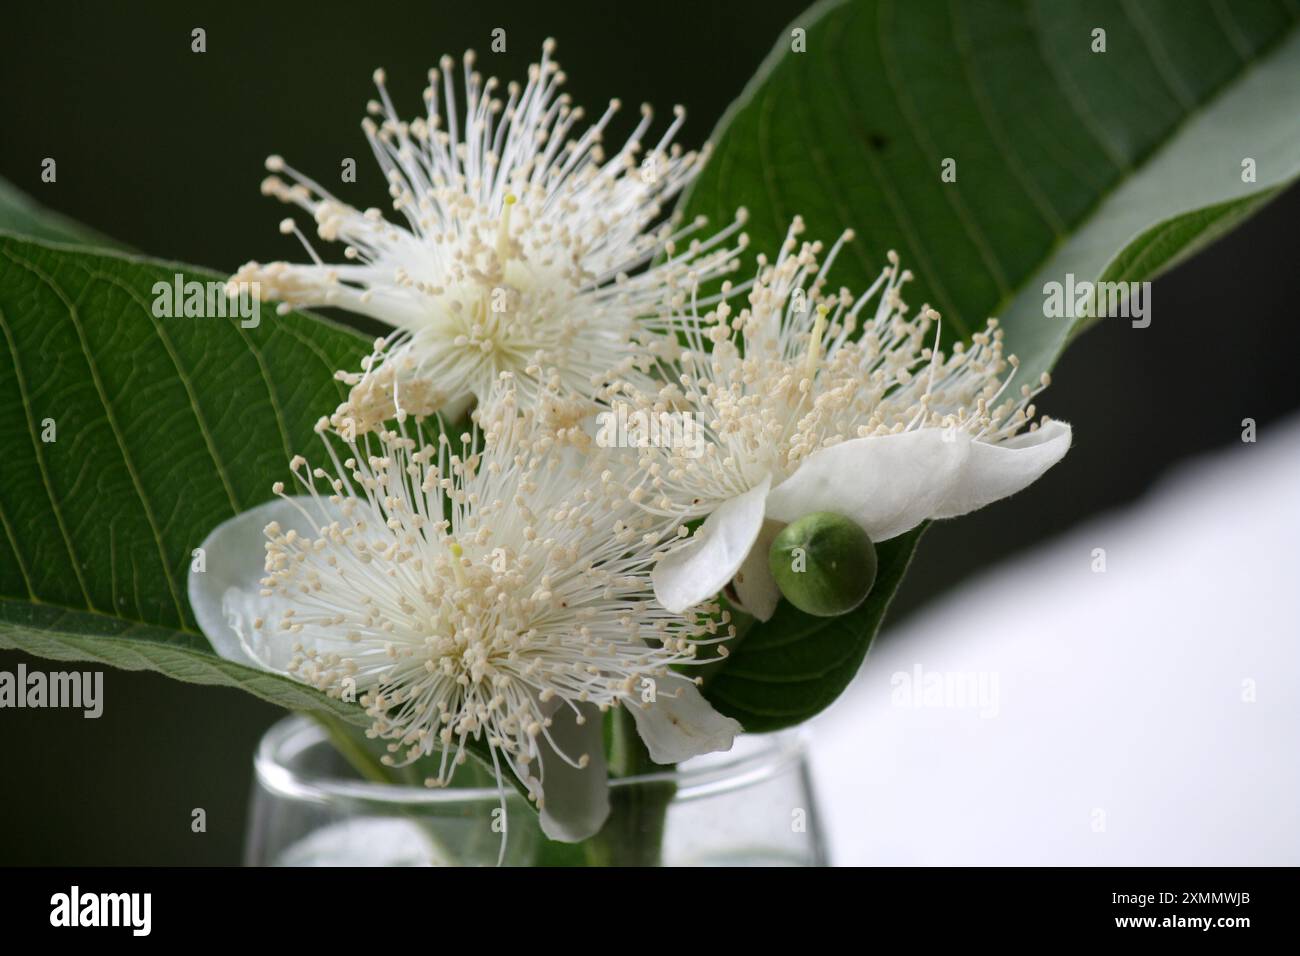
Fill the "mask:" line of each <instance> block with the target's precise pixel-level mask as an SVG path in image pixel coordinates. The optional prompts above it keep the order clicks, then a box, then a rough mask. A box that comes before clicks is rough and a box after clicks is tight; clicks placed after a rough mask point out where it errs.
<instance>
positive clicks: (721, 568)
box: [652, 478, 772, 614]
mask: <svg viewBox="0 0 1300 956" xmlns="http://www.w3.org/2000/svg"><path fill="white" fill-rule="evenodd" d="M771 483H772V479H771V478H764V479H763V480H762V481H761V482H759V483H758V484H757V485H755V486H754V487H753V488H751V489H749V491H746V492H745V493H744V494H742V495H737V496H736V497H735V498H730V499H728V500H727V501H724V502H723V503H722V504H721V505H719V506H718V507H717V508H716V509H715V510H714V511H713V513H712V514H710V515H709V516H708V517H707V518H705V519H704V524H702V525H700V527H699V529H698V530H697V531H696V532H695V537H693V538H691V540H690V541H688V542H687V543H686V544H684V545H683V546H682V547H680V548H678V549H677V550H676V551H674V552H672V553H671V554H669V555H667V556H666V557H664V558H663V559H661V560H660V561H659V563H658V564H656V565H655V569H654V573H653V575H652V580H653V581H654V586H655V597H657V598H658V599H659V603H660V604H662V605H663V606H664V607H666V608H667V609H668V610H670V611H672V612H673V613H675V614H680V613H681V612H682V611H685V610H686V609H687V608H688V607H692V606H693V605H696V604H699V603H700V602H701V601H707V600H708V599H709V598H711V597H713V595H715V594H717V593H718V592H719V591H720V590H722V588H723V587H724V586H725V585H726V583H727V582H728V581H730V580H731V578H732V576H733V575H734V574H735V573H736V571H737V570H738V569H739V568H740V565H741V563H742V562H743V561H744V560H745V556H746V555H747V554H749V551H750V548H751V547H752V546H753V544H754V540H755V539H756V538H757V537H758V533H759V531H760V530H761V529H762V527H763V507H764V500H765V499H766V498H767V492H768V488H769V487H771Z"/></svg>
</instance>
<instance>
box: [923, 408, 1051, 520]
mask: <svg viewBox="0 0 1300 956" xmlns="http://www.w3.org/2000/svg"><path fill="white" fill-rule="evenodd" d="M1070 438H1071V431H1070V426H1069V425H1067V424H1066V423H1065V422H1058V421H1055V420H1053V421H1048V422H1044V423H1043V424H1042V426H1040V427H1039V428H1036V429H1034V430H1033V431H1031V432H1024V433H1022V434H1020V435H1017V436H1015V437H1014V438H1009V439H1007V440H1006V441H1004V442H1001V443H999V444H996V445H990V444H987V443H986V442H981V441H975V442H971V447H970V457H969V458H968V459H967V460H966V464H965V467H963V468H962V473H961V479H960V480H959V481H958V482H957V483H956V484H955V485H954V486H953V488H952V490H951V491H950V492H949V494H948V496H947V497H946V498H945V499H944V501H943V504H942V505H940V507H939V508H938V510H936V511H935V513H934V514H933V515H932V516H931V517H934V518H955V517H957V516H958V515H964V514H966V513H967V512H969V511H974V510H975V509H976V508H983V507H984V506H985V505H987V504H992V503H993V502H994V501H998V500H1000V499H1002V498H1006V497H1007V496H1009V495H1014V494H1015V493H1016V492H1017V491H1021V490H1023V489H1024V488H1027V487H1028V486H1029V485H1031V484H1033V483H1034V482H1035V481H1037V480H1038V479H1039V478H1040V477H1041V476H1042V474H1043V473H1044V472H1045V471H1047V469H1049V468H1051V467H1052V466H1053V465H1055V464H1056V463H1057V462H1058V461H1060V460H1061V459H1062V458H1063V457H1065V453H1066V452H1067V451H1069V450H1070Z"/></svg>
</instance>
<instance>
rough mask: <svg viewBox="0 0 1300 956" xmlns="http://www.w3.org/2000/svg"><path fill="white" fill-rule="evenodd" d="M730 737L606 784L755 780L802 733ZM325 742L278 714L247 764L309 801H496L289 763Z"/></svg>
mask: <svg viewBox="0 0 1300 956" xmlns="http://www.w3.org/2000/svg"><path fill="white" fill-rule="evenodd" d="M737 742H738V746H739V747H740V750H741V752H739V753H737V752H736V748H733V750H732V751H727V752H725V753H721V754H709V755H708V756H707V757H705V758H702V759H701V758H697V759H701V762H700V763H699V764H698V765H696V766H690V765H686V766H685V767H683V766H682V765H678V766H677V767H676V768H674V769H672V770H664V771H662V772H657V773H648V774H641V775H638V776H633V777H618V778H614V779H611V780H610V781H609V785H610V786H611V787H632V786H637V785H641V784H649V783H664V782H672V783H674V784H676V787H677V790H676V793H675V795H674V797H673V799H674V801H676V802H680V801H685V800H691V799H696V798H700V797H707V796H713V795H715V794H720V793H727V792H730V791H732V790H739V789H742V788H744V787H749V786H753V785H755V784H758V783H761V782H762V781H764V780H768V779H770V778H771V777H774V776H776V775H777V774H780V773H782V772H783V771H785V770H787V769H788V768H789V767H790V766H791V765H792V764H797V763H798V761H799V760H800V759H801V758H802V757H803V755H804V751H805V736H804V734H803V733H802V732H799V731H785V732H780V733H774V734H761V735H758V734H745V735H744V736H743V737H740V738H737ZM741 742H743V744H742V743H741ZM328 743H329V735H328V734H327V733H326V732H325V729H324V728H323V727H321V726H320V724H318V723H316V722H315V721H313V720H312V719H311V718H309V717H306V716H303V715H301V714H291V715H289V716H287V717H283V718H281V719H280V720H278V721H276V722H275V723H274V724H273V725H272V726H271V727H270V728H269V729H268V730H267V731H266V733H265V734H263V735H262V739H261V741H260V742H259V743H258V746H257V750H256V751H255V753H254V755H253V770H254V774H255V776H256V778H257V780H258V782H259V784H260V785H261V786H263V787H265V788H266V789H267V790H269V791H271V792H273V793H276V794H279V795H281V796H284V797H287V798H291V799H296V800H306V801H311V802H314V803H334V802H337V801H340V800H348V801H366V802H372V803H400V804H406V805H416V806H429V805H440V804H451V803H477V802H491V803H493V804H496V803H498V802H500V799H501V795H500V793H499V792H498V790H497V788H496V787H454V786H452V787H439V788H428V787H419V786H401V785H398V784H388V783H375V782H372V781H369V780H353V779H347V778H344V777H336V776H327V775H324V774H308V773H303V772H302V771H301V770H299V769H296V768H295V767H294V766H293V765H292V761H293V760H294V759H295V758H296V757H298V756H299V755H301V754H302V753H303V752H304V751H306V750H307V749H308V748H310V747H313V746H318V745H320V744H328ZM691 763H694V761H692V762H691ZM506 794H507V797H508V798H509V797H512V796H518V794H517V791H515V790H514V788H513V787H511V786H509V785H507V787H506ZM521 799H522V798H521Z"/></svg>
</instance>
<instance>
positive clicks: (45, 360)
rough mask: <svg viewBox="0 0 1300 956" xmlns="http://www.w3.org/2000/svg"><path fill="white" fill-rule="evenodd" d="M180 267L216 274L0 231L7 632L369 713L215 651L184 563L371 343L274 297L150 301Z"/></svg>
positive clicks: (93, 655) (66, 655)
mask: <svg viewBox="0 0 1300 956" xmlns="http://www.w3.org/2000/svg"><path fill="white" fill-rule="evenodd" d="M178 273H182V274H183V275H184V278H185V279H187V280H188V279H197V280H200V281H208V280H218V277H217V276H214V275H211V274H209V273H205V272H201V271H198V270H194V269H191V268H189V267H184V266H178V265H174V264H170V263H163V262H155V261H149V260H143V259H129V258H125V257H121V256H115V255H107V254H98V253H91V252H87V251H84V250H78V249H74V248H71V247H59V246H53V245H46V244H43V243H39V242H35V241H25V240H20V239H17V238H14V237H8V236H0V340H2V342H3V346H4V349H5V359H4V360H3V361H0V407H3V408H4V409H5V412H6V414H5V415H4V416H3V417H2V418H0V447H2V448H4V455H3V459H2V460H0V470H2V473H3V480H2V481H0V530H3V534H2V535H0V647H17V648H21V649H23V650H25V651H29V652H31V653H33V654H38V655H42V656H46V657H52V658H57V659H62V660H90V661H97V662H100V663H104V664H109V665H112V666H115V667H124V668H128V669H140V668H147V669H150V670H156V671H160V672H162V673H164V674H167V675H169V676H171V677H176V678H179V679H181V680H187V681H194V682H197V683H205V684H223V685H228V686H237V687H241V688H243V689H245V690H247V691H250V692H252V693H254V694H256V695H257V696H259V697H262V698H264V699H266V700H269V701H272V702H274V703H277V704H281V705H283V706H285V707H291V708H294V709H299V710H318V711H325V712H328V713H333V714H335V715H336V716H339V717H343V718H345V719H349V720H352V721H353V722H364V715H363V714H361V713H360V708H357V707H355V706H349V705H343V704H337V703H334V702H332V701H329V700H328V698H326V697H325V696H324V695H322V694H319V693H317V692H315V691H313V690H311V689H309V688H306V687H303V686H301V685H299V684H296V683H294V682H292V681H290V680H287V679H285V678H280V677H277V676H274V675H268V674H264V673H261V672H258V671H254V670H252V669H250V668H247V667H242V666H240V665H238V664H232V663H230V662H227V661H223V660H221V659H220V658H218V657H216V656H215V655H214V654H213V653H212V651H211V648H210V647H209V646H208V643H207V641H206V640H205V639H204V638H203V636H202V635H201V634H200V633H199V632H198V629H197V626H196V625H195V623H194V618H193V615H192V613H191V611H190V608H189V605H188V602H187V601H186V598H185V580H186V574H187V573H188V569H189V564H190V560H191V552H192V550H193V549H194V548H196V547H198V546H199V544H201V543H202V541H203V539H204V537H205V536H206V535H207V533H208V532H209V531H210V530H212V528H214V527H215V526H216V525H217V524H218V523H220V522H221V521H223V520H225V519H226V518H229V517H230V516H232V515H234V514H236V513H237V512H240V511H244V510H246V509H247V508H249V507H251V506H253V505H255V504H257V503H258V502H260V501H263V500H265V499H266V498H268V497H269V496H270V494H271V484H272V482H274V481H276V480H278V479H283V478H284V477H285V475H286V472H287V464H288V459H289V457H290V456H292V455H293V454H294V453H295V452H297V451H300V450H309V449H310V445H311V443H313V442H315V441H317V440H318V439H316V438H315V436H314V434H313V431H312V426H313V424H314V423H315V421H316V420H317V419H318V418H319V417H320V415H321V414H322V412H323V411H328V410H330V409H332V408H333V407H334V406H335V405H336V404H337V403H338V401H339V398H340V388H341V386H340V385H339V384H338V383H337V382H335V381H334V380H333V373H334V371H335V370H336V369H338V368H347V367H352V366H354V365H355V364H356V362H357V361H358V359H359V358H360V356H361V355H364V354H365V353H366V352H367V351H368V349H369V345H368V343H367V342H366V341H365V340H364V339H362V338H361V337H360V336H358V335H356V334H354V333H352V332H349V331H347V330H344V329H342V328H339V327H336V326H334V325H331V324H329V323H326V322H324V321H322V320H320V319H316V318H312V317H308V316H305V315H298V314H292V313H291V314H289V315H286V316H277V315H275V314H274V310H272V309H270V308H264V309H262V311H261V314H260V323H259V324H258V325H257V327H255V328H245V327H243V326H242V325H241V323H240V322H239V321H238V320H237V319H234V318H157V317H155V316H154V314H153V311H152V303H153V298H154V294H153V286H154V283H156V282H159V281H163V282H168V283H171V282H173V281H174V279H175V276H176V275H177V274H178ZM51 428H52V429H53V431H52V432H51V431H50V429H51ZM51 436H52V437H53V438H54V440H53V441H46V440H45V439H46V438H48V437H51Z"/></svg>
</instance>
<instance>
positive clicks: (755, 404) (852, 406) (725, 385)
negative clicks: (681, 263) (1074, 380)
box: [619, 219, 1048, 518]
mask: <svg viewBox="0 0 1300 956" xmlns="http://www.w3.org/2000/svg"><path fill="white" fill-rule="evenodd" d="M802 229H803V224H802V222H801V221H799V220H798V219H796V220H795V222H794V224H793V225H792V226H791V229H790V231H789V233H788V234H787V237H786V240H785V242H784V244H783V246H782V248H781V251H780V253H779V255H778V257H777V259H776V261H775V262H768V261H767V260H766V259H765V258H764V257H761V256H760V257H759V273H758V276H757V278H756V280H755V282H754V283H753V285H752V286H751V287H750V288H749V290H748V296H747V302H748V305H747V306H746V307H743V308H741V309H740V310H739V312H738V313H733V308H732V302H731V299H730V298H724V299H723V300H721V301H719V302H718V303H717V304H716V305H715V306H714V307H713V308H712V309H711V310H709V311H707V312H706V313H704V314H703V315H701V314H700V312H699V310H698V308H696V309H692V310H690V311H689V312H679V313H677V314H676V315H674V316H673V318H672V321H671V325H672V327H673V328H675V329H676V331H677V332H678V333H679V334H680V336H681V338H682V339H684V341H685V342H686V343H687V345H686V348H684V349H682V350H680V351H679V352H678V354H677V355H676V356H674V360H673V361H665V360H664V359H663V357H662V356H663V353H662V352H660V353H658V355H656V358H655V367H656V369H657V370H658V372H659V374H660V375H661V377H662V378H663V380H664V381H665V383H666V384H664V385H662V386H661V387H658V388H657V389H653V390H649V389H645V388H642V387H639V386H638V385H636V384H634V383H631V382H624V383H622V384H621V385H620V386H619V392H620V395H621V398H622V399H624V400H626V401H627V402H628V403H629V405H630V406H631V407H632V409H633V410H634V411H637V412H643V413H645V414H646V415H647V416H653V415H658V414H663V413H665V412H679V413H680V412H683V411H685V412H688V413H690V414H691V415H693V416H694V418H695V421H696V425H697V426H698V431H697V435H699V436H701V437H702V440H703V451H702V453H701V450H700V449H699V447H693V448H681V447H674V446H672V445H665V444H663V443H658V444H649V445H648V446H647V447H644V448H643V450H642V463H643V466H644V467H643V478H642V480H641V481H640V483H639V484H638V485H637V486H636V488H635V489H634V490H633V491H632V497H633V498H634V500H636V501H638V502H639V503H641V504H642V506H643V507H645V508H646V509H647V510H649V511H651V512H654V513H657V514H665V515H678V516H681V517H686V518H689V517H696V516H699V515H703V514H707V513H709V512H710V511H712V510H713V509H714V508H715V507H716V506H717V505H718V504H719V503H720V502H722V501H725V500H727V499H729V498H732V497H734V496H735V495H737V494H740V493H743V492H744V491H746V490H747V489H749V488H751V487H754V486H755V485H756V484H757V483H758V482H760V481H762V480H764V479H765V478H767V477H769V476H770V477H771V479H772V484H773V485H774V486H775V485H777V484H779V483H780V481H781V480H783V479H784V478H786V477H789V476H790V475H791V474H793V473H794V471H795V470H796V469H797V468H798V467H799V465H800V464H801V463H802V462H803V461H804V460H806V459H807V458H808V456H809V455H811V454H812V453H814V452H816V451H817V450H819V449H821V448H825V447H828V446H831V445H834V444H837V443H839V442H842V441H845V440H848V439H853V438H865V437H869V436H875V435H889V434H897V433H900V432H904V431H910V430H916V429H921V428H941V429H953V430H959V431H962V432H965V433H967V434H968V435H969V436H970V437H971V438H973V439H975V440H978V441H982V442H988V443H997V442H1000V441H1002V440H1004V439H1007V438H1010V437H1012V436H1013V435H1015V434H1016V433H1017V432H1018V431H1020V429H1021V428H1023V427H1024V426H1025V425H1026V424H1029V427H1030V428H1031V429H1033V428H1037V424H1030V422H1031V419H1032V418H1033V417H1034V415H1035V408H1034V406H1033V405H1032V404H1031V402H1032V399H1033V396H1034V395H1036V394H1037V392H1038V391H1040V390H1041V389H1042V388H1043V387H1045V386H1046V385H1047V384H1048V377H1047V376H1046V375H1043V376H1042V379H1041V381H1040V382H1038V383H1036V384H1035V387H1033V388H1031V387H1030V386H1028V385H1025V386H1022V387H1021V388H1020V390H1019V391H1018V392H1017V393H1015V394H1013V395H1011V396H1007V397H1004V393H1005V392H1006V391H1007V389H1008V387H1009V385H1010V382H1011V377H1012V375H1014V372H1015V369H1016V368H1017V366H1018V364H1019V363H1018V361H1017V359H1016V358H1015V356H1008V355H1005V354H1004V350H1003V343H1002V330H1001V329H999V328H998V325H997V320H995V319H990V320H989V323H988V326H987V328H986V329H985V331H983V332H980V333H977V334H976V335H974V336H973V337H972V341H971V344H970V346H969V347H968V346H966V345H965V344H964V343H961V342H958V343H955V344H954V346H953V348H952V351H951V352H950V353H944V352H943V351H941V350H940V349H939V348H938V331H937V327H936V323H937V320H938V318H939V315H938V313H937V312H935V311H934V310H932V309H930V308H929V307H928V306H922V307H921V309H920V311H919V312H918V313H917V314H916V315H915V316H909V315H908V312H909V309H908V306H907V304H906V303H905V302H904V301H903V299H902V295H901V290H902V287H903V285H904V284H905V283H906V282H908V281H909V280H910V279H911V277H912V276H911V273H909V272H907V271H904V270H901V269H900V266H899V262H898V257H897V255H896V254H895V253H893V252H890V253H889V264H888V266H887V267H886V268H885V269H884V270H883V271H882V272H881V274H880V276H879V277H878V278H877V279H876V281H875V282H874V283H873V284H872V285H871V287H870V288H869V289H868V290H867V291H866V292H865V293H863V294H862V295H861V296H859V297H857V298H856V299H855V298H854V297H853V296H852V295H850V293H849V292H848V290H846V289H840V290H838V291H835V292H830V291H827V289H826V282H827V271H828V270H829V269H830V267H831V265H832V264H833V262H834V260H835V257H836V255H837V254H838V252H839V251H840V249H841V248H842V246H843V244H844V243H845V242H848V241H851V240H852V238H853V235H852V233H851V232H846V233H845V234H844V235H843V236H841V238H840V239H839V241H837V242H836V243H835V244H834V246H833V247H832V248H831V249H830V251H829V253H828V254H827V255H826V257H825V260H824V262H819V258H818V257H819V256H820V254H821V252H822V247H821V244H820V243H816V242H813V243H807V242H805V243H802V244H801V243H800V242H799V240H798V239H797V237H798V236H799V234H800V233H801V232H802Z"/></svg>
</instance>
